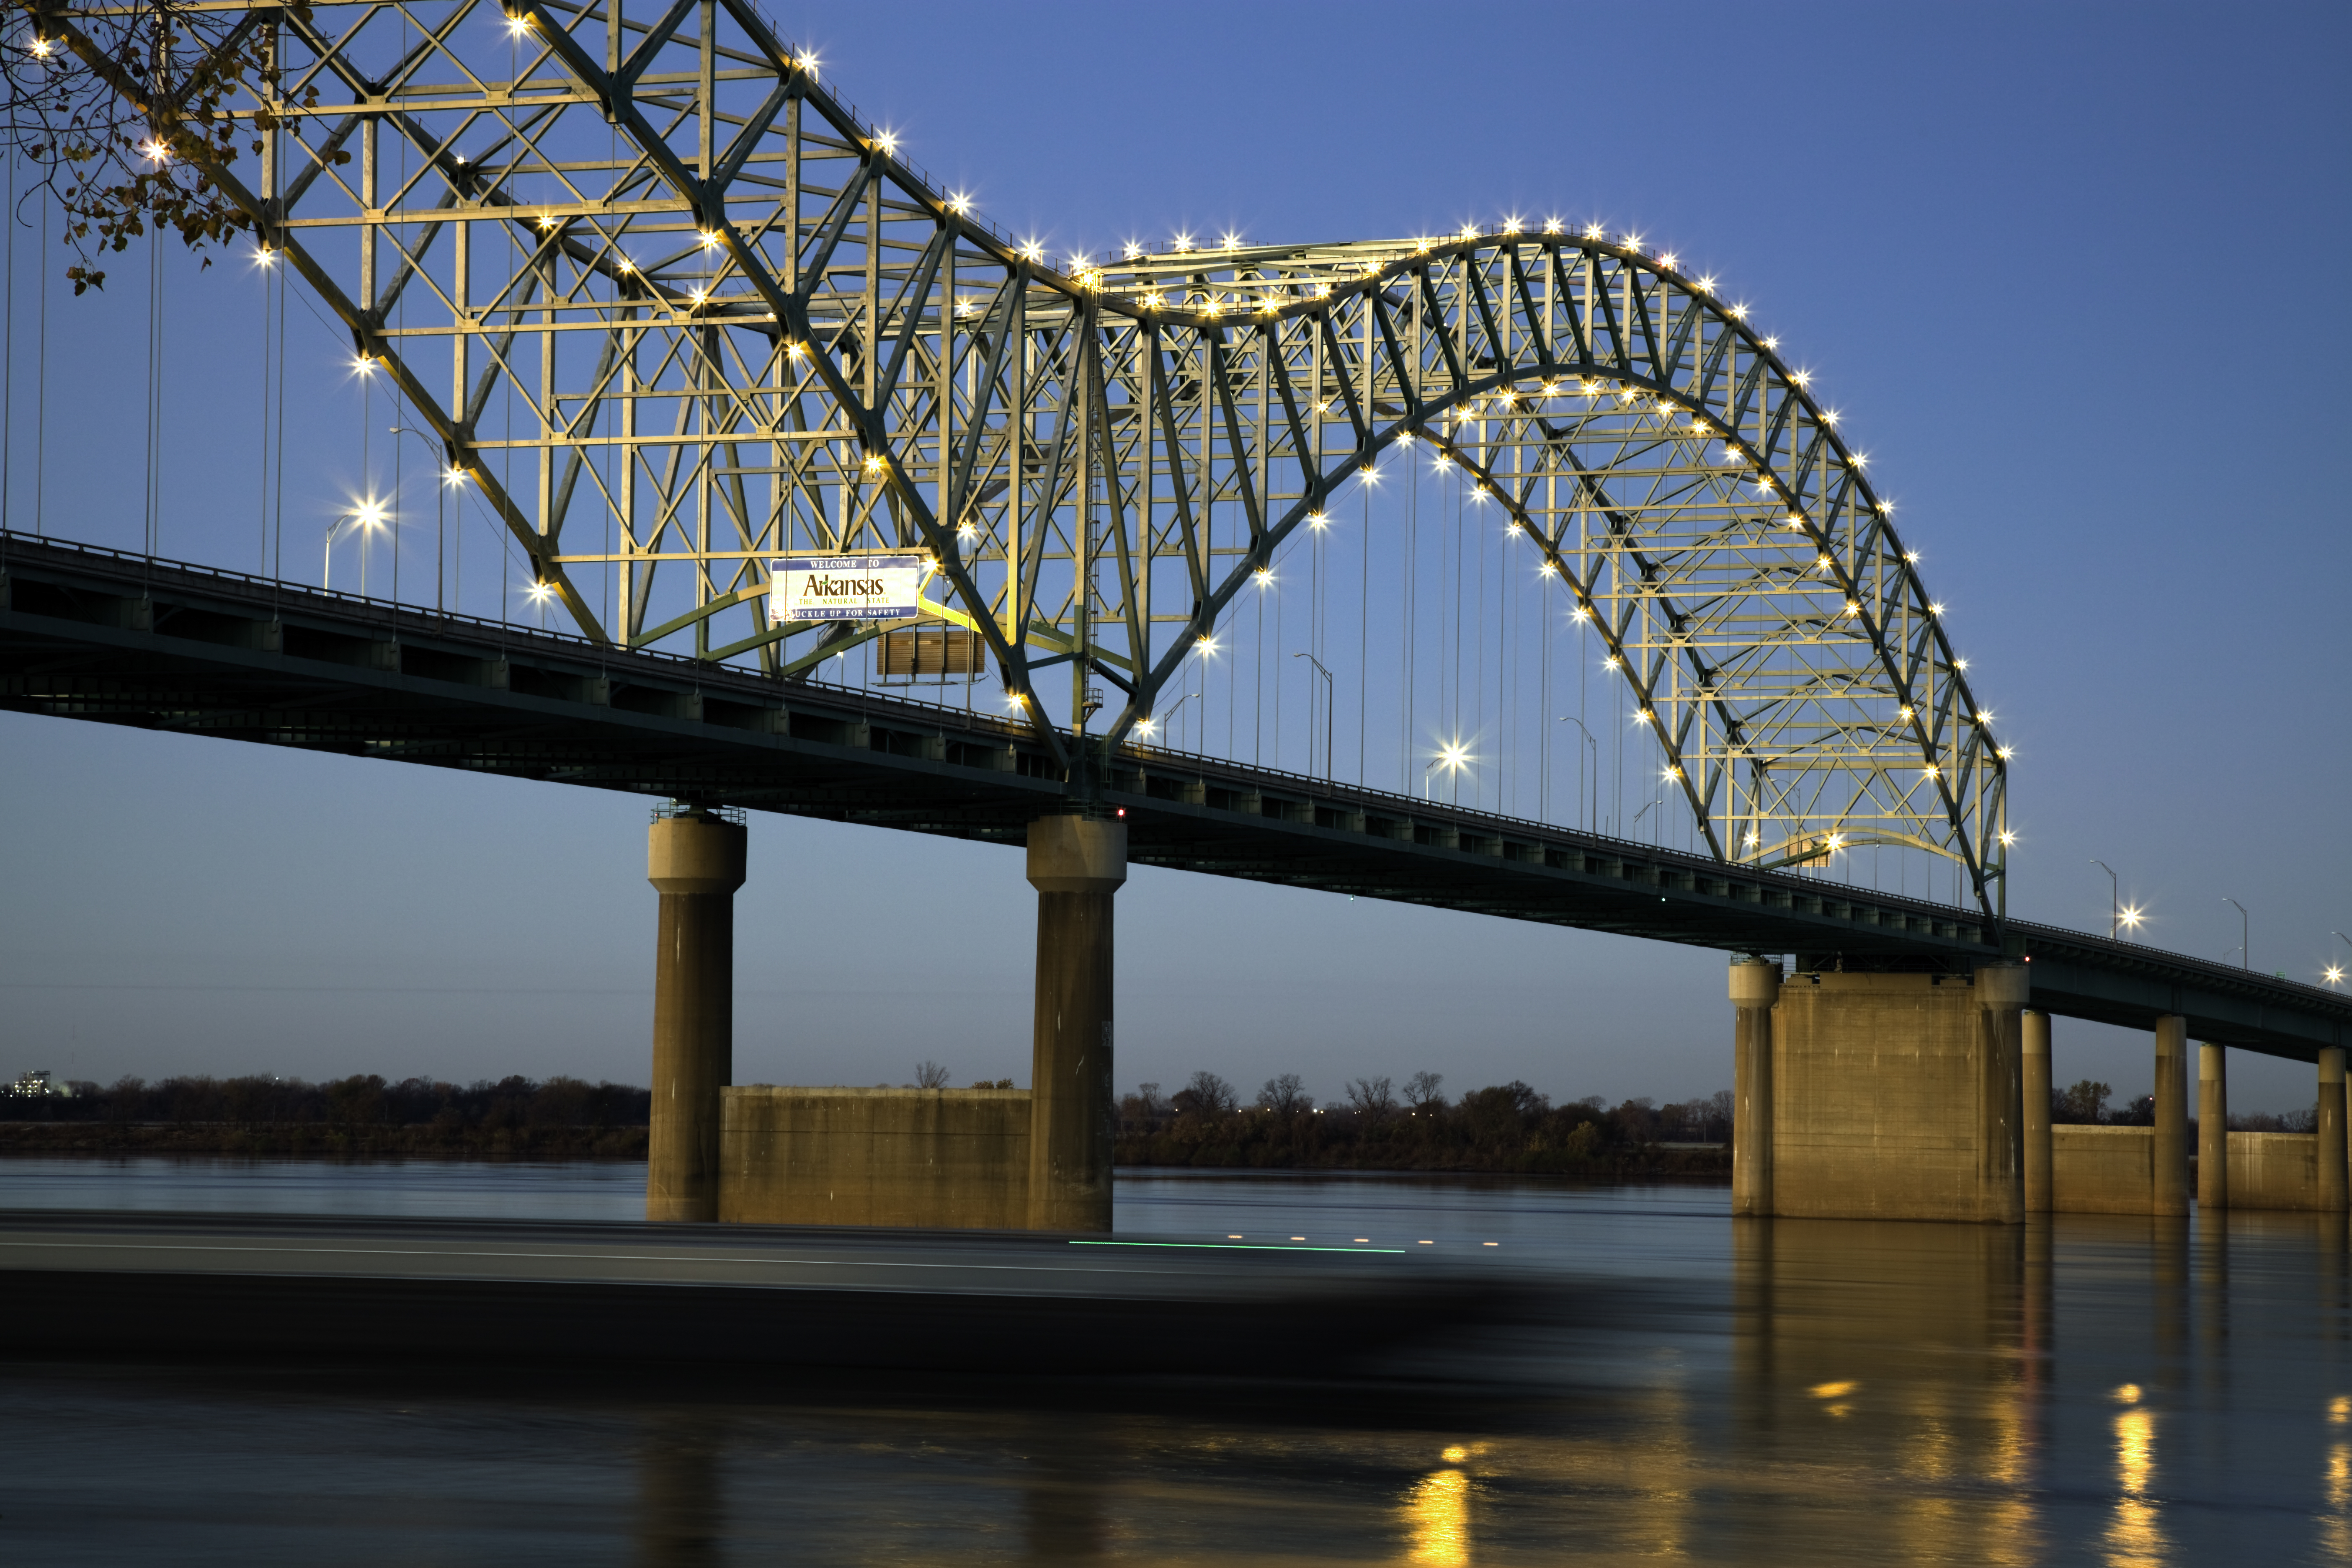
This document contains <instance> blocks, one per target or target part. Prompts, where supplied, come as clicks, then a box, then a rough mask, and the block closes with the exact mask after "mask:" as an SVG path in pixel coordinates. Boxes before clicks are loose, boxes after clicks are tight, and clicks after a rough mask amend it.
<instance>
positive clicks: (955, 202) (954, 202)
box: [948, 191, 971, 216]
mask: <svg viewBox="0 0 2352 1568" xmlns="http://www.w3.org/2000/svg"><path fill="white" fill-rule="evenodd" d="M948 211H950V212H951V213H955V214H957V215H959V216H961V215H962V214H964V213H968V212H970V211H971V197H970V196H968V195H964V194H963V193H962V192H961V191H958V192H956V193H955V194H954V195H951V196H950V197H948Z"/></svg>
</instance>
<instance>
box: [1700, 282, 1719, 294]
mask: <svg viewBox="0 0 2352 1568" xmlns="http://www.w3.org/2000/svg"><path fill="white" fill-rule="evenodd" d="M1698 286H1699V288H1700V289H1702V290H1703V291H1705V292H1706V293H1709V294H1712V293H1714V292H1715V279H1712V278H1702V279H1699V280H1698Z"/></svg>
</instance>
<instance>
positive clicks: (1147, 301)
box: [1143, 294, 1168, 310]
mask: <svg viewBox="0 0 2352 1568" xmlns="http://www.w3.org/2000/svg"><path fill="white" fill-rule="evenodd" d="M1167 303H1168V300H1167V297H1166V296H1165V295H1160V294H1146V295H1145V296H1144V297H1143V308H1144V309H1145V310H1159V309H1160V307H1161V306H1163V305H1165V304H1167Z"/></svg>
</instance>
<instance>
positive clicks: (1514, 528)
mask: <svg viewBox="0 0 2352 1568" xmlns="http://www.w3.org/2000/svg"><path fill="white" fill-rule="evenodd" d="M1503 531H1504V532H1505V533H1507V534H1509V535H1510V536H1511V537H1512V538H1513V539H1517V537H1518V536H1519V534H1520V532H1521V531H1522V530H1521V529H1520V527H1519V520H1518V519H1517V518H1513V519H1512V520H1511V526H1510V527H1508V528H1507V529H1505V530H1503Z"/></svg>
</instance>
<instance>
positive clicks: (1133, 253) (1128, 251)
mask: <svg viewBox="0 0 2352 1568" xmlns="http://www.w3.org/2000/svg"><path fill="white" fill-rule="evenodd" d="M1120 254H1121V255H1123V256H1124V257H1125V258H1127V259H1128V260H1129V261H1132V260H1134V259H1135V258H1137V257H1139V256H1141V255H1142V254H1143V247H1141V246H1139V245H1138V244H1136V243H1135V241H1133V240H1131V239H1130V240H1129V241H1128V242H1127V244H1126V245H1125V246H1124V247H1121V250H1120ZM1144 722H1145V723H1147V724H1149V723H1150V722H1151V721H1150V720H1149V719H1146V720H1145V721H1144Z"/></svg>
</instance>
